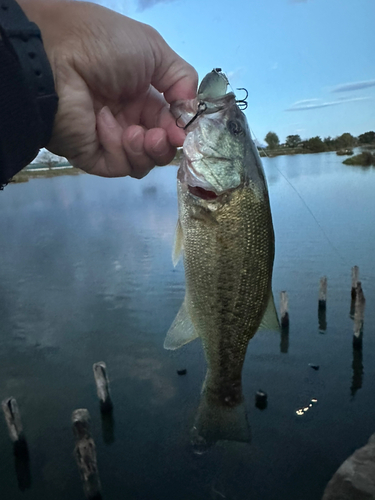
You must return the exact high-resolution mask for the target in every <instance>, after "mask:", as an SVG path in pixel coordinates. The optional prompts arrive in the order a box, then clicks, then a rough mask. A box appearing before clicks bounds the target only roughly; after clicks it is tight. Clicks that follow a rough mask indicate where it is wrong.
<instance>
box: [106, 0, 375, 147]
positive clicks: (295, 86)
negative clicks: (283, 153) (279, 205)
mask: <svg viewBox="0 0 375 500" xmlns="http://www.w3.org/2000/svg"><path fill="white" fill-rule="evenodd" d="M96 3H99V4H101V5H104V6H105V7H108V8H111V9H113V10H116V11H117V12H120V13H122V14H124V15H127V16H129V17H132V18H133V19H136V20H138V21H141V22H143V23H147V24H150V25H151V26H153V27H154V28H155V29H157V30H158V31H159V33H160V34H161V35H162V36H163V37H164V39H165V40H166V41H167V43H168V44H169V45H170V46H171V47H172V48H173V49H174V50H175V51H176V52H177V53H178V54H179V55H180V56H181V57H183V58H184V59H186V60H187V61H188V62H189V63H190V64H192V65H193V66H194V67H195V68H196V70H197V71H198V74H199V77H200V79H201V78H203V77H204V76H205V74H206V73H208V72H209V71H211V70H212V69H213V68H218V67H219V68H222V69H223V71H224V72H225V73H226V74H227V76H228V78H229V81H230V83H231V85H232V87H233V89H236V88H238V87H244V88H246V89H247V90H248V92H249V97H248V109H247V110H246V112H245V113H246V115H247V118H248V122H249V125H250V128H251V130H252V132H253V135H254V136H255V138H256V139H258V140H259V141H260V142H264V137H265V135H266V134H267V132H269V131H274V132H276V133H277V134H278V136H279V138H280V140H281V142H283V141H284V140H285V138H286V136H288V135H291V134H299V135H300V136H301V138H302V139H306V138H309V137H314V136H317V135H319V136H320V137H322V138H324V137H327V136H331V137H336V136H338V135H341V134H343V133H344V132H350V133H351V134H353V135H354V136H358V135H359V134H361V133H364V132H366V131H369V130H375V29H374V19H375V0H230V1H228V0H227V1H224V0H215V1H213V0H208V1H205V0H189V1H185V0H96ZM239 95H240V96H243V94H242V93H239Z"/></svg>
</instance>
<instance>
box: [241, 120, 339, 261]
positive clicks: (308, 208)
mask: <svg viewBox="0 0 375 500" xmlns="http://www.w3.org/2000/svg"><path fill="white" fill-rule="evenodd" d="M250 130H251V133H252V134H253V136H254V138H255V140H256V141H257V143H258V144H259V145H260V147H261V148H262V151H263V152H264V154H265V155H266V156H267V158H270V157H269V156H268V154H267V152H266V150H265V149H264V148H263V146H261V144H260V142H259V141H258V139H257V137H256V135H255V133H254V131H253V130H252V129H251V128H250ZM276 170H277V171H278V172H279V174H280V175H281V176H282V177H283V178H284V179H285V180H286V182H287V183H288V184H289V186H290V187H291V188H292V189H293V191H294V192H295V193H296V195H297V196H298V198H299V199H300V200H301V201H302V203H303V205H304V207H305V208H306V210H307V211H308V212H309V214H310V215H311V217H312V218H313V219H314V221H315V222H316V224H317V226H318V227H319V229H320V231H321V232H322V234H323V236H324V237H325V239H326V241H327V242H328V243H329V245H330V246H331V248H332V249H333V250H334V251H335V252H336V254H337V255H338V256H339V257H340V259H341V261H342V262H343V264H345V265H346V266H348V267H349V263H348V262H347V261H346V259H345V258H344V257H343V256H342V255H341V253H340V251H339V250H338V248H337V247H336V246H335V245H334V244H333V242H332V241H331V239H330V238H329V236H328V234H327V233H326V232H325V230H324V229H323V227H322V226H321V224H320V222H319V221H318V219H317V218H316V216H315V214H314V212H313V211H312V210H311V208H310V207H309V206H308V204H307V203H306V201H305V200H304V199H303V198H302V195H301V194H300V193H299V192H298V190H297V188H296V187H295V186H293V184H292V183H291V182H290V180H289V179H288V177H287V176H286V175H284V173H283V172H282V171H281V170H280V169H279V168H278V167H277V166H276Z"/></svg>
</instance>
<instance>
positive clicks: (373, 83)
mask: <svg viewBox="0 0 375 500" xmlns="http://www.w3.org/2000/svg"><path fill="white" fill-rule="evenodd" d="M368 87H375V80H365V81H363V82H353V83H342V84H341V85H337V87H334V88H333V89H332V90H331V92H350V91H352V90H361V89H367V88H368Z"/></svg>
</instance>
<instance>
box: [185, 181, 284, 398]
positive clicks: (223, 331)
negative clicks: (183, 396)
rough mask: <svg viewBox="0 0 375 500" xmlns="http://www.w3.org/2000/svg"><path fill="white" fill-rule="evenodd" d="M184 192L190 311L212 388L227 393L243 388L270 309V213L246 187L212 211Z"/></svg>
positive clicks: (186, 266) (232, 194)
mask: <svg viewBox="0 0 375 500" xmlns="http://www.w3.org/2000/svg"><path fill="white" fill-rule="evenodd" d="M179 193H180V222H181V226H182V231H183V235H184V252H185V258H184V266H185V277H186V291H187V299H188V300H187V303H188V310H189V314H190V316H191V319H192V322H193V324H194V326H195V328H196V329H197V331H198V333H199V336H200V337H201V339H202V343H203V347H204V349H205V353H206V358H207V363H208V367H209V375H208V377H207V379H206V385H207V389H212V390H213V391H215V392H216V391H217V390H218V388H219V387H223V390H224V392H226V391H225V389H224V387H226V386H228V385H231V384H238V383H239V384H240V380H241V371H242V366H243V362H244V359H245V355H246V350H247V346H248V343H249V340H250V339H251V338H252V337H253V336H254V335H255V333H256V331H257V329H258V327H259V324H260V321H261V319H262V317H263V315H264V312H265V308H266V306H267V299H268V297H269V294H270V288H271V277H272V262H273V257H274V249H273V248H274V245H273V239H274V236H273V229H272V224H271V213H270V210H269V205H268V204H265V203H263V202H261V201H260V200H259V199H257V196H256V195H255V194H254V192H253V191H252V190H251V189H248V188H246V187H244V188H243V189H241V190H237V191H236V192H233V193H230V194H229V195H228V198H229V199H227V200H225V201H223V203H222V205H221V206H220V207H219V208H217V207H215V210H213V211H211V212H208V211H207V207H204V206H202V205H203V204H202V205H201V204H200V203H199V201H197V204H196V205H191V201H190V200H189V197H191V195H190V194H189V193H188V192H185V193H184V192H183V189H182V187H181V185H179ZM211 386H213V387H211ZM227 397H230V396H228V395H227ZM233 397H234V399H236V394H233Z"/></svg>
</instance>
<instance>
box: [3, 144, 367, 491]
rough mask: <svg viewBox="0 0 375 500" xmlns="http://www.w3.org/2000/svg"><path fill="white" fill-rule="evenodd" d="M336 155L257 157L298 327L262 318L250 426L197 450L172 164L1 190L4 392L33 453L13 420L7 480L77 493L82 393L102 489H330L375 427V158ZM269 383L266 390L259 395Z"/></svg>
mask: <svg viewBox="0 0 375 500" xmlns="http://www.w3.org/2000/svg"><path fill="white" fill-rule="evenodd" d="M341 162H342V158H341V157H338V156H336V154H335V153H322V154H315V155H298V156H281V157H276V158H265V159H264V160H263V164H264V167H265V170H266V175H267V178H268V182H269V191H270V198H271V204H272V211H273V217H274V226H275V233H276V259H275V268H274V281H273V289H274V294H275V298H276V302H277V303H278V297H279V292H280V291H281V290H287V292H288V294H289V301H290V329H289V336H288V337H287V336H286V335H284V336H282V337H281V336H280V335H279V334H277V333H274V332H264V333H258V334H257V335H256V336H255V337H254V338H253V339H252V340H251V342H250V344H249V349H248V355H247V358H246V363H245V367H244V371H243V382H244V394H245V398H246V407H247V410H248V419H249V423H250V426H251V433H252V440H251V443H250V444H247V445H245V444H239V443H230V442H222V443H219V444H218V445H216V446H215V447H213V448H212V449H210V451H209V452H208V453H206V454H204V455H200V456H199V455H196V454H194V453H193V451H192V448H191V445H190V429H191V427H192V424H193V421H194V416H195V411H196V409H197V407H198V403H199V397H200V390H201V385H202V381H203V378H204V374H205V360H204V356H203V352H202V348H201V345H200V342H199V341H195V342H193V343H191V344H190V345H188V346H185V347H184V348H183V349H181V350H179V351H178V352H175V353H173V352H169V351H165V350H163V341H164V337H165V333H166V331H167V330H168V328H169V326H170V324H171V322H172V320H173V319H174V316H175V314H176V313H177V311H178V309H179V307H180V304H181V302H182V300H183V297H184V274H183V267H182V264H181V263H179V265H178V266H177V268H176V269H174V268H173V266H172V262H171V247H172V242H173V235H174V228H175V224H176V213H177V200H176V189H175V178H176V167H165V168H158V169H155V170H154V171H153V172H151V173H150V175H148V176H147V177H146V178H145V179H143V180H142V181H137V180H133V179H129V178H127V179H101V178H97V177H91V176H88V175H80V176H64V177H56V178H50V179H35V180H31V181H29V182H27V183H24V184H15V185H10V186H8V187H7V188H6V189H5V190H4V192H1V193H0V213H1V217H0V255H1V266H0V294H1V301H0V318H1V323H0V324H1V326H0V329H1V330H0V398H1V399H4V398H5V397H8V396H14V397H15V398H16V399H17V401H18V404H19V407H20V409H21V414H22V417H23V425H24V429H25V434H26V437H27V440H28V445H29V452H30V463H29V468H28V467H27V464H25V463H24V464H22V463H20V462H19V461H18V462H17V461H15V459H14V457H13V450H12V445H11V442H10V440H9V437H8V433H7V429H6V426H5V422H3V424H2V425H0V450H1V460H0V482H1V491H2V493H1V497H2V498H4V499H5V498H6V499H12V500H17V499H21V498H22V499H30V500H36V499H38V500H40V499H41V498H43V500H60V499H61V500H63V499H64V500H66V499H67V498H69V499H70V500H76V499H77V500H79V499H82V498H83V493H82V487H81V484H80V478H79V475H78V471H77V467H76V464H75V461H74V458H73V455H72V452H73V448H74V439H73V435H72V430H71V423H70V418H71V413H72V411H73V410H74V409H76V408H87V409H88V410H89V412H90V414H91V418H92V433H93V437H94V438H95V441H96V445H97V456H98V468H99V472H100V478H101V482H102V489H103V498H104V499H113V500H118V499H137V500H151V499H152V500H192V499H194V500H195V499H196V500H207V499H217V500H219V499H222V498H226V499H229V500H248V499H250V498H251V499H254V500H258V499H259V500H284V499H285V500H318V499H320V498H321V496H322V493H323V490H324V488H325V485H326V483H327V482H328V480H329V479H330V478H331V476H332V474H333V473H334V472H335V470H336V469H337V468H338V467H339V465H340V464H341V463H342V462H343V460H345V459H346V458H347V457H348V456H349V455H350V454H351V453H352V452H353V451H354V450H355V449H356V448H358V447H360V446H363V445H364V444H365V443H366V442H367V440H368V438H369V437H370V435H371V434H372V433H373V432H375V419H374V415H375V398H374V390H375V363H374V356H375V331H374V330H375V328H374V325H375V308H374V299H375V257H374V249H375V227H374V215H375V170H374V169H363V168H360V167H346V166H345V165H342V163H341ZM301 198H302V199H303V200H304V202H302V201H301ZM307 207H308V208H307ZM310 211H311V212H312V213H313V214H314V216H315V219H316V220H314V217H313V216H312V215H311V213H310ZM317 221H318V222H317ZM353 265H358V266H359V267H360V277H361V281H362V285H363V290H364V294H365V296H366V300H367V302H366V313H365V324H364V334H363V349H362V352H361V351H353V347H352V336H353V320H352V319H351V318H350V314H349V313H350V289H351V267H352V266H353ZM323 275H326V276H327V277H328V299H327V314H326V322H327V325H326V329H325V330H324V329H322V328H319V323H318V300H317V299H318V287H319V279H320V277H321V276H323ZM321 326H322V325H321ZM100 360H104V361H105V362H106V363H107V366H108V372H109V377H110V379H111V390H112V399H113V402H114V412H113V421H110V419H104V420H102V418H101V414H100V411H99V404H98V401H97V397H96V390H95V384H94V378H93V372H92V364H93V363H94V362H97V361H100ZM309 363H313V364H316V365H319V367H320V368H319V370H317V371H316V370H313V369H312V368H311V367H310V366H309ZM183 368H186V369H187V374H186V375H185V376H179V375H177V370H178V369H183ZM258 389H262V390H264V391H265V392H267V394H268V405H267V407H266V408H265V409H263V410H260V409H258V408H257V407H256V406H255V393H256V391H257V390H258ZM313 398H316V399H317V402H316V403H314V404H313V405H312V407H309V403H310V401H311V400H312V399H313ZM304 407H308V408H309V410H308V411H306V412H305V413H304V414H303V415H302V416H298V415H297V413H296V411H297V410H298V409H299V408H304Z"/></svg>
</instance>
